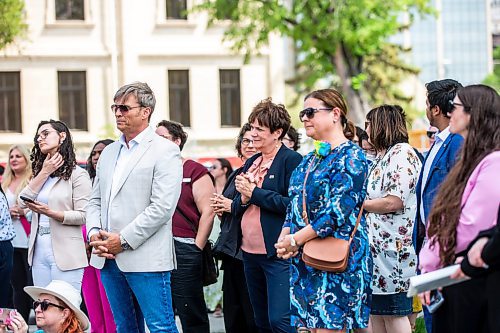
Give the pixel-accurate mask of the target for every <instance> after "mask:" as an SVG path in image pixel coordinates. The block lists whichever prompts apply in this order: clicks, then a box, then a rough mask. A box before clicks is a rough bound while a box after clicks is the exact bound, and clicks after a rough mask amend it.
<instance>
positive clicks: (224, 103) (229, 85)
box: [219, 69, 241, 127]
mask: <svg viewBox="0 0 500 333" xmlns="http://www.w3.org/2000/svg"><path fill="white" fill-rule="evenodd" d="M219 77H220V124H221V126H231V127H239V126H240V125H241V103H240V100H241V95H240V71H239V69H221V70H220V71H219Z"/></svg>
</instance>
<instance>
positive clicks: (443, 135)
mask: <svg viewBox="0 0 500 333" xmlns="http://www.w3.org/2000/svg"><path fill="white" fill-rule="evenodd" d="M449 135H450V126H448V127H446V128H445V129H444V130H442V131H441V132H439V134H437V135H436V140H435V141H434V144H433V145H432V147H431V149H430V150H429V151H428V152H427V159H426V160H425V163H424V167H423V169H422V172H423V174H422V186H421V187H420V189H421V193H417V195H419V196H420V220H421V221H422V222H423V223H424V224H425V225H427V220H426V218H425V212H424V200H422V194H423V193H424V188H425V184H427V178H429V172H430V171H431V166H432V163H433V162H434V159H435V158H436V155H437V153H438V152H439V149H441V147H442V146H443V143H444V142H445V141H446V139H447V138H448V136H449Z"/></svg>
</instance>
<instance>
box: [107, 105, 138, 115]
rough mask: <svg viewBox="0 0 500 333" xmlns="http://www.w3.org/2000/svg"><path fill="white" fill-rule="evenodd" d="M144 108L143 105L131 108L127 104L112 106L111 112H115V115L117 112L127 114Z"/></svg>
mask: <svg viewBox="0 0 500 333" xmlns="http://www.w3.org/2000/svg"><path fill="white" fill-rule="evenodd" d="M142 107H143V106H142V105H140V104H139V105H136V106H130V105H127V104H111V106H110V108H111V112H113V114H116V111H118V110H119V111H120V113H122V114H123V113H127V112H129V111H130V110H132V109H136V108H142ZM123 108H125V109H126V110H123Z"/></svg>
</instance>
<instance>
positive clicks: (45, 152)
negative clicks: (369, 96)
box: [0, 79, 500, 333]
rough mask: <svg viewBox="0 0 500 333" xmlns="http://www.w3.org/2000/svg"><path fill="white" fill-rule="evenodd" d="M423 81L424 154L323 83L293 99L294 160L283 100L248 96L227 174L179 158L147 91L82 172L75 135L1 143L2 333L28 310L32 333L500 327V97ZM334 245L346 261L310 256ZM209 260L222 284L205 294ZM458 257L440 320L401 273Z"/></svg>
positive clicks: (397, 118) (135, 91)
mask: <svg viewBox="0 0 500 333" xmlns="http://www.w3.org/2000/svg"><path fill="white" fill-rule="evenodd" d="M426 88H427V98H426V105H427V108H426V115H427V118H428V120H429V122H430V126H431V128H429V131H428V136H429V139H432V140H434V141H433V142H432V145H431V146H430V149H429V150H428V151H427V152H425V153H424V155H422V154H421V153H420V152H419V151H418V150H416V149H415V148H413V147H412V146H411V145H410V144H409V135H408V130H407V125H406V123H407V120H406V115H405V112H404V110H403V109H402V108H401V107H400V106H398V105H380V106H377V107H375V108H373V109H372V110H370V111H369V112H368V114H367V115H366V121H365V128H364V129H362V128H360V127H355V126H354V124H353V123H352V122H351V121H350V120H349V119H348V106H347V104H346V102H345V100H344V98H343V96H342V95H341V94H340V93H339V92H338V91H336V90H334V89H322V90H316V91H313V92H311V93H309V94H308V95H307V96H306V97H305V98H304V105H303V110H302V111H301V112H300V113H299V118H300V121H301V122H302V123H303V126H304V129H305V135H306V136H307V137H309V138H311V139H312V140H314V150H313V151H311V152H309V153H307V154H306V155H305V156H302V155H300V154H299V153H298V152H297V150H298V149H299V147H300V141H301V139H300V135H299V133H298V132H297V130H296V129H295V128H293V127H292V126H291V122H292V119H291V117H290V114H289V113H288V111H287V110H286V108H285V106H284V105H282V104H278V103H275V102H273V101H272V100H271V99H270V98H268V99H264V100H262V101H260V102H259V103H257V104H256V105H255V107H254V108H253V110H252V111H251V113H250V115H249V117H248V122H247V123H245V124H244V125H243V126H242V128H241V130H240V133H239V135H238V137H237V138H236V144H235V148H236V153H237V155H238V156H239V157H240V158H241V160H242V163H243V165H242V166H241V167H239V168H237V169H235V170H233V168H232V166H231V164H230V163H229V162H228V160H226V159H223V158H219V159H215V160H214V161H213V163H212V166H211V167H209V168H207V167H205V166H203V165H202V164H200V163H198V162H196V161H193V160H190V159H187V158H184V157H182V155H181V151H182V149H183V147H184V145H185V144H186V142H187V139H188V135H187V133H186V131H185V130H184V128H183V126H182V125H181V124H179V123H176V122H173V121H168V120H163V121H161V122H159V123H158V124H157V125H156V127H155V128H153V127H152V126H151V124H150V120H151V115H152V113H153V112H154V108H155V104H156V100H155V96H154V93H153V91H152V90H151V89H150V88H149V86H148V85H147V84H145V83H141V82H135V83H132V84H128V85H125V86H123V87H121V88H120V89H119V90H118V91H117V92H116V94H115V96H114V104H113V105H112V106H111V111H112V112H113V115H114V116H115V118H116V126H117V129H118V130H119V131H120V132H121V136H120V138H119V139H118V140H117V141H113V140H109V139H107V140H101V141H98V142H97V143H96V144H95V145H94V146H93V148H92V150H91V153H90V156H89V158H88V163H87V170H86V171H85V170H84V169H82V168H80V167H79V166H77V163H76V158H75V150H74V146H73V142H72V137H71V133H70V130H69V129H68V127H67V126H66V125H65V124H64V123H63V122H61V121H55V120H48V121H42V122H40V123H39V125H38V127H37V131H36V135H35V137H34V141H33V148H32V149H31V154H30V153H29V151H28V150H27V149H26V148H25V147H23V146H21V145H14V146H12V147H11V148H10V149H9V155H8V156H9V160H8V163H7V168H6V172H5V175H4V178H3V182H2V186H1V188H2V193H1V194H0V258H1V260H2V261H1V262H0V280H1V281H11V283H10V284H9V283H2V285H0V308H2V311H6V310H7V309H3V308H12V309H17V310H12V311H10V313H9V315H8V318H7V322H6V323H4V324H0V332H4V331H5V330H6V329H10V330H12V331H13V332H15V333H25V332H28V325H27V322H28V320H29V315H30V311H31V309H33V310H34V312H35V318H36V324H37V326H38V327H39V329H40V331H38V332H42V333H43V332H45V333H75V332H78V333H80V332H84V331H86V330H88V329H90V331H91V332H96V333H101V332H102V333H114V332H119V333H122V332H123V333H125V332H126V333H130V332H145V331H146V326H147V328H148V329H149V331H150V332H178V329H177V327H176V323H175V315H177V316H178V317H179V319H180V322H181V326H182V331H183V332H185V333H190V332H193V333H208V332H209V331H210V323H209V319H208V315H207V309H209V310H213V311H216V313H217V314H218V315H221V313H222V311H223V313H224V324H225V329H226V332H228V333H236V332H237V333H241V332H243V333H244V332H262V333H267V332H272V333H277V332H280V333H292V332H313V333H323V332H350V331H354V332H358V333H367V332H368V333H393V332H394V333H410V332H412V330H413V329H414V325H415V314H416V313H418V312H419V311H420V309H421V304H423V305H424V307H423V308H424V317H425V324H426V328H427V331H428V332H455V333H456V332H458V333H460V332H496V331H499V330H500V327H499V324H498V320H496V315H497V314H498V313H499V311H500V301H499V299H500V298H499V297H498V296H499V290H500V289H499V287H498V278H499V274H500V273H499V269H498V268H499V267H500V244H499V233H500V229H499V227H498V223H499V217H500V187H499V186H498V182H497V181H496V178H495V177H496V175H497V174H498V170H500V99H499V95H498V93H497V92H496V91H495V90H494V89H492V88H490V87H488V86H485V85H472V86H467V87H462V85H461V84H460V83H459V82H457V81H455V80H449V79H447V80H439V81H433V82H430V83H428V84H427V85H426ZM328 240H333V241H334V242H335V244H344V245H342V246H346V247H345V250H342V248H340V245H338V246H339V247H338V248H332V247H321V248H320V251H317V249H318V248H316V252H315V253H313V249H314V248H313V245H312V244H333V243H331V242H330V243H325V242H324V241H328ZM212 241H213V242H212ZM317 241H321V242H323V243H317ZM212 243H214V244H213V248H212ZM345 244H347V245H345ZM342 251H344V252H342ZM210 252H213V253H214V254H215V256H216V257H217V258H218V259H219V260H220V262H221V265H220V268H221V271H220V273H219V283H218V284H212V285H210V286H208V287H207V286H205V290H204V285H206V284H207V283H206V281H205V278H204V277H205V276H204V275H205V269H204V268H205V266H206V265H207V264H208V262H207V258H209V259H210V255H209V253H210ZM318 252H319V253H318ZM311 253H313V254H311ZM332 253H335V255H338V254H339V253H340V258H341V261H343V264H342V265H340V266H339V265H337V262H335V263H333V262H331V261H332V259H331V257H332V255H331V254H332ZM207 254H208V257H207ZM315 256H316V257H315ZM311 258H313V259H311ZM318 258H321V260H320V259H318ZM323 258H326V259H323ZM455 263H459V264H460V265H459V267H460V268H458V269H457V270H456V272H454V273H453V276H452V278H456V279H461V278H463V277H464V276H469V277H471V279H470V280H467V281H465V282H460V283H457V284H454V285H452V286H448V287H444V288H443V289H442V290H441V293H442V297H443V299H444V302H443V303H442V305H441V306H440V307H439V308H437V309H435V310H434V311H433V313H430V312H429V311H427V306H428V305H429V304H430V303H431V302H432V299H431V293H430V292H423V293H421V294H420V295H419V297H415V298H411V297H407V291H408V289H409V280H410V278H411V277H412V276H415V275H417V274H424V273H427V272H432V271H435V270H437V269H439V268H442V267H446V266H449V265H452V264H455ZM333 264H335V265H333ZM82 295H83V301H84V302H82ZM32 300H33V301H34V303H32ZM82 303H83V304H85V307H83V306H82Z"/></svg>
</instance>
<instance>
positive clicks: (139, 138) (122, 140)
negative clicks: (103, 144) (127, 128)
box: [118, 126, 150, 147]
mask: <svg viewBox="0 0 500 333" xmlns="http://www.w3.org/2000/svg"><path fill="white" fill-rule="evenodd" d="M149 129H150V127H149V126H148V127H146V128H145V129H144V130H143V131H142V132H141V133H139V134H137V136H136V137H135V138H133V139H132V140H130V141H129V146H130V147H132V146H135V145H136V144H137V145H138V144H140V143H141V142H142V141H143V140H144V137H145V136H146V133H147V132H148V131H149ZM118 141H119V142H120V143H121V144H122V146H124V147H127V143H126V142H125V135H124V134H122V135H120V139H119V140H118Z"/></svg>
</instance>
